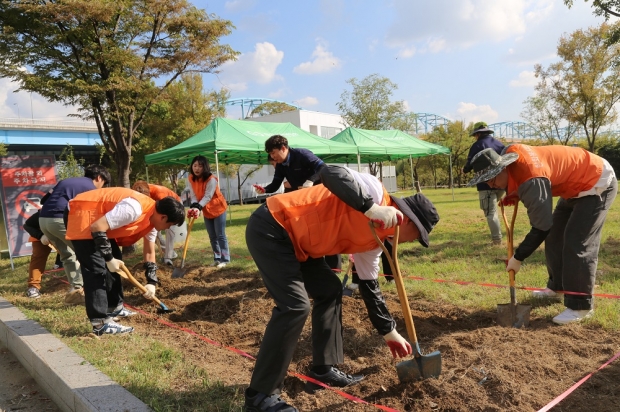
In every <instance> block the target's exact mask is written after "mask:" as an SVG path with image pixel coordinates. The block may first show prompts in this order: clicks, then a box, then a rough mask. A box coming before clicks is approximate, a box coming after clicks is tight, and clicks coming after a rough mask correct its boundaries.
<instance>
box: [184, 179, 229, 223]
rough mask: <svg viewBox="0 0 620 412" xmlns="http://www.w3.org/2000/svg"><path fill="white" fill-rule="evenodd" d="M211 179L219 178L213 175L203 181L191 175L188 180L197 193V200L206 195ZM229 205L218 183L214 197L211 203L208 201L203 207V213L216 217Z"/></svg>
mask: <svg viewBox="0 0 620 412" xmlns="http://www.w3.org/2000/svg"><path fill="white" fill-rule="evenodd" d="M211 179H215V180H217V177H215V176H214V175H211V176H209V178H208V179H207V180H205V181H204V182H203V181H201V180H200V181H198V180H194V178H193V176H190V178H189V179H188V180H189V184H190V185H192V190H193V191H194V194H195V195H196V201H198V202H199V201H200V199H202V198H203V197H204V196H205V189H206V188H207V183H209V180H211ZM227 206H228V205H227V203H226V198H224V195H223V194H222V192H220V186H219V185H216V186H215V192H214V193H213V197H212V198H211V200H210V201H209V203H207V204H206V205H205V207H203V208H202V215H203V216H204V217H206V218H207V219H215V218H216V217H218V216H220V215H221V214H222V213H224V212H225V211H226V207H227Z"/></svg>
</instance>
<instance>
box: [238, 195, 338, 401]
mask: <svg viewBox="0 0 620 412" xmlns="http://www.w3.org/2000/svg"><path fill="white" fill-rule="evenodd" d="M245 240H246V243H247V246H248V249H249V251H250V254H251V255H252V258H254V262H255V263H256V266H257V267H258V270H259V272H260V274H261V276H262V278H263V282H264V283H265V286H266V287H267V290H268V291H269V293H270V295H271V297H272V298H273V300H274V301H275V304H276V306H275V307H274V308H273V310H272V313H271V319H270V320H269V323H268V324H267V328H266V329H265V335H264V336H263V340H262V342H261V346H260V350H259V352H258V356H257V359H256V365H255V367H254V372H253V373H252V379H251V381H250V387H251V388H252V389H254V390H256V391H258V392H261V393H265V394H272V393H277V392H278V391H279V389H280V388H281V386H282V383H283V382H284V378H285V377H286V373H287V370H288V367H289V364H290V363H291V360H292V359H293V353H294V351H295V347H296V345H297V340H298V339H299V336H300V335H301V331H302V330H303V327H304V324H305V322H306V319H307V317H308V314H309V313H310V309H311V306H310V298H312V299H313V304H312V362H313V365H336V364H339V363H342V362H343V361H344V353H343V348H342V283H341V282H340V280H339V279H338V277H337V276H336V275H335V274H334V272H333V271H332V270H331V269H330V268H329V266H328V265H327V263H326V262H325V259H324V258H320V259H312V258H310V259H308V260H307V261H305V262H299V261H298V260H297V258H296V257H295V250H294V249H293V244H292V242H291V239H290V237H289V235H288V233H287V232H286V230H284V228H282V226H280V225H279V224H278V223H277V222H276V221H275V219H274V218H273V217H272V216H271V213H269V210H268V209H267V206H266V205H261V206H260V207H259V208H258V209H257V210H256V211H255V212H254V213H253V214H252V216H251V217H250V220H249V221H248V225H247V227H246V232H245Z"/></svg>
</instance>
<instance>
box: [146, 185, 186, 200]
mask: <svg viewBox="0 0 620 412" xmlns="http://www.w3.org/2000/svg"><path fill="white" fill-rule="evenodd" d="M149 194H150V195H151V199H153V200H161V199H163V198H164V197H167V196H171V197H174V198H175V199H176V200H178V201H179V202H180V201H181V198H180V197H179V195H177V194H176V193H174V192H173V191H172V190H170V189H168V188H167V187H166V186H160V185H152V184H150V183H149Z"/></svg>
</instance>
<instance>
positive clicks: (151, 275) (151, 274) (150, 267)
mask: <svg viewBox="0 0 620 412" xmlns="http://www.w3.org/2000/svg"><path fill="white" fill-rule="evenodd" d="M142 267H143V268H144V277H145V278H146V283H147V284H150V285H157V284H158V283H159V280H158V279H157V264H156V263H155V262H144V265H143V266H142Z"/></svg>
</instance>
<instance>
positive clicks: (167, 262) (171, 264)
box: [164, 258, 174, 266]
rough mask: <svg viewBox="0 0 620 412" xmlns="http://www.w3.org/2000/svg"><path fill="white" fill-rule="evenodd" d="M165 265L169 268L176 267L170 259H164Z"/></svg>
mask: <svg viewBox="0 0 620 412" xmlns="http://www.w3.org/2000/svg"><path fill="white" fill-rule="evenodd" d="M164 265H167V266H174V264H173V263H172V260H170V259H165V258H164Z"/></svg>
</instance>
